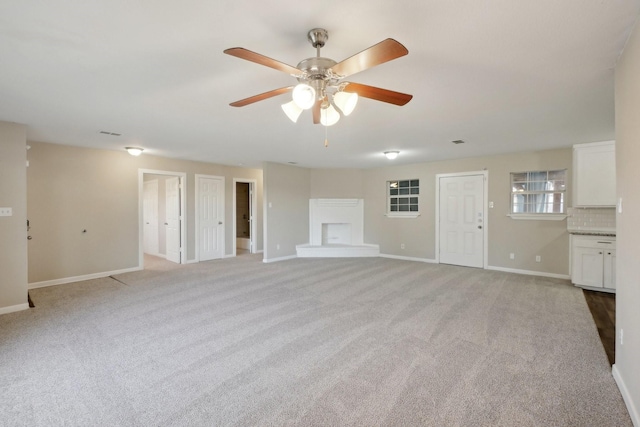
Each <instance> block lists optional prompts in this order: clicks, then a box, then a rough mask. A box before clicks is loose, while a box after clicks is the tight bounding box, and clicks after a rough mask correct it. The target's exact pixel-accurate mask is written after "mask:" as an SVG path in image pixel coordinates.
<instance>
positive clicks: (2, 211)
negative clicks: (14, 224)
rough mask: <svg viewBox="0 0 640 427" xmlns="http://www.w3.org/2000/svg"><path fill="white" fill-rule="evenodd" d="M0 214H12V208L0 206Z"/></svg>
mask: <svg viewBox="0 0 640 427" xmlns="http://www.w3.org/2000/svg"><path fill="white" fill-rule="evenodd" d="M0 216H13V209H12V208H0Z"/></svg>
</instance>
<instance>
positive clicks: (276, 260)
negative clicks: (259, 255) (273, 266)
mask: <svg viewBox="0 0 640 427" xmlns="http://www.w3.org/2000/svg"><path fill="white" fill-rule="evenodd" d="M296 258H298V256H297V255H288V256H282V257H279V258H270V259H266V258H263V259H262V262H264V263H265V264H267V263H270V262H278V261H287V260H290V259H296Z"/></svg>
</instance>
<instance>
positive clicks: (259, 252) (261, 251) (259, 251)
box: [255, 249, 264, 254]
mask: <svg viewBox="0 0 640 427" xmlns="http://www.w3.org/2000/svg"><path fill="white" fill-rule="evenodd" d="M263 252H264V251H263V250H262V249H259V250H257V251H255V253H257V254H261V253H263Z"/></svg>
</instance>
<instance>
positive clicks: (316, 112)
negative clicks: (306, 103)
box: [312, 99, 322, 125]
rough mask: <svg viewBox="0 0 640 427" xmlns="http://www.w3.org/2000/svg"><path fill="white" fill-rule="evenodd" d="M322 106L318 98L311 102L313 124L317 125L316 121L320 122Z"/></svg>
mask: <svg viewBox="0 0 640 427" xmlns="http://www.w3.org/2000/svg"><path fill="white" fill-rule="evenodd" d="M321 107H322V99H319V100H317V101H316V103H315V104H313V111H312V112H313V124H314V125H317V124H318V123H320V113H321V111H320V108H321Z"/></svg>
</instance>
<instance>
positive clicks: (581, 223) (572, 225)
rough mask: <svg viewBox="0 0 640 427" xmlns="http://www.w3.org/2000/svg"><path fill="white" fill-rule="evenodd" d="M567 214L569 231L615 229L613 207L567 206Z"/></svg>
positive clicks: (614, 210) (614, 211)
mask: <svg viewBox="0 0 640 427" xmlns="http://www.w3.org/2000/svg"><path fill="white" fill-rule="evenodd" d="M567 215H568V217H567V230H569V231H580V230H584V231H613V232H615V230H616V209H615V208H567Z"/></svg>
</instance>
